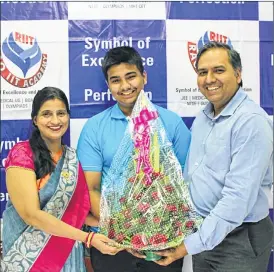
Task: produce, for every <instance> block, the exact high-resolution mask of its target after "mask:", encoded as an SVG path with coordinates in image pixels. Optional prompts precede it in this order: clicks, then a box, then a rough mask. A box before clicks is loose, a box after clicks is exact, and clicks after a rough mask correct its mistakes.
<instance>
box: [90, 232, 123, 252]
mask: <svg viewBox="0 0 274 272" xmlns="http://www.w3.org/2000/svg"><path fill="white" fill-rule="evenodd" d="M115 244H117V243H116V242H115V241H113V240H111V239H109V238H108V237H106V236H105V235H102V234H99V233H95V235H94V237H93V239H92V242H91V245H92V246H93V247H95V248H96V249H98V250H99V251H100V252H101V253H103V254H108V255H115V254H117V253H118V252H120V251H122V250H124V249H123V248H118V247H115Z"/></svg>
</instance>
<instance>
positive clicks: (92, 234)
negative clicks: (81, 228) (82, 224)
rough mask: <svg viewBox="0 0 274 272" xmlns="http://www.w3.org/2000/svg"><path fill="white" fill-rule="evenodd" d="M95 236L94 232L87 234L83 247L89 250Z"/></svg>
mask: <svg viewBox="0 0 274 272" xmlns="http://www.w3.org/2000/svg"><path fill="white" fill-rule="evenodd" d="M94 235H95V232H89V234H88V235H87V238H86V241H85V246H86V247H87V248H90V247H91V242H92V239H93V237H94Z"/></svg>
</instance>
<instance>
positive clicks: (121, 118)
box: [77, 46, 190, 272]
mask: <svg viewBox="0 0 274 272" xmlns="http://www.w3.org/2000/svg"><path fill="white" fill-rule="evenodd" d="M102 70H103V73H104V75H105V78H106V81H107V84H108V87H109V89H110V91H111V93H112V95H113V97H114V98H115V99H116V101H117V103H116V104H115V105H114V106H112V107H110V108H108V109H106V110H105V111H103V112H101V113H99V114H97V115H95V116H93V117H91V118H90V119H89V120H88V121H87V122H86V124H85V126H84V128H83V130H82V132H81V135H80V138H79V142H78V147H77V153H78V157H79V160H80V162H81V164H82V167H83V169H84V172H85V176H86V179H87V183H88V186H89V191H90V199H91V212H92V214H93V215H94V216H95V217H96V218H97V219H99V217H100V187H101V184H102V183H103V182H104V178H105V177H106V174H107V172H108V170H109V167H110V165H111V162H112V159H113V157H114V155H115V153H116V152H117V149H118V147H119V145H120V142H121V140H122V138H123V136H124V133H125V129H126V127H127V124H128V118H130V115H131V112H132V109H133V107H134V104H135V102H136V99H137V97H138V95H139V93H140V91H141V90H143V89H144V85H146V83H147V74H146V72H145V71H144V67H143V63H142V59H141V56H140V55H139V53H138V52H137V51H136V50H135V49H134V48H131V47H126V46H124V47H117V48H113V49H111V50H109V51H108V52H107V54H106V55H105V57H104V61H103V65H102ZM155 107H156V109H157V111H158V113H159V116H160V118H161V119H162V122H163V125H164V127H165V129H166V132H167V135H168V137H169V140H170V142H172V144H173V147H174V151H175V154H176V156H177V158H178V160H179V162H180V164H181V166H182V170H183V169H184V164H185V160H186V156H187V152H188V148H189V144H190V132H189V130H188V128H187V127H186V125H185V124H184V122H183V121H182V119H181V118H180V117H179V116H178V115H177V114H175V113H173V112H171V111H169V110H166V109H164V108H162V107H159V106H157V105H155ZM90 253H91V262H92V266H93V269H94V272H109V271H111V272H133V271H137V270H138V271H140V272H141V271H142V272H156V271H157V272H181V271H182V265H183V259H179V260H177V261H176V262H174V263H172V264H171V265H169V266H167V267H163V266H160V265H158V264H156V263H154V262H148V261H145V260H143V259H140V258H137V257H135V256H133V255H131V254H130V253H128V252H127V251H121V252H119V253H117V254H116V255H115V256H110V255H104V254H102V253H101V252H100V251H98V250H96V249H95V248H94V247H92V248H91V250H90Z"/></svg>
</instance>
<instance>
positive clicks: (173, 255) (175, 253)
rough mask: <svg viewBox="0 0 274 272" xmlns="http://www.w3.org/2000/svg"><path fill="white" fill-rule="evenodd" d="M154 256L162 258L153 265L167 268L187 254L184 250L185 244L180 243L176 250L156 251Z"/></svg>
mask: <svg viewBox="0 0 274 272" xmlns="http://www.w3.org/2000/svg"><path fill="white" fill-rule="evenodd" d="M155 254H157V255H160V256H163V258H162V259H160V260H159V261H155V263H157V264H159V265H162V266H167V265H169V264H171V263H173V262H174V261H176V260H178V259H181V258H183V257H185V256H186V255H187V254H188V252H187V250H186V247H185V244H184V243H182V244H181V245H179V246H178V247H176V248H171V249H167V250H162V251H157V252H155Z"/></svg>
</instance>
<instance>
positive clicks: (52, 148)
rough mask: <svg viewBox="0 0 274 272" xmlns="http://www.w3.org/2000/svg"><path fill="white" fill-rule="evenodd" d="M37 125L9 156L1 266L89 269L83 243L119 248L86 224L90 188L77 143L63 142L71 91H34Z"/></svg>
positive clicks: (50, 271)
mask: <svg viewBox="0 0 274 272" xmlns="http://www.w3.org/2000/svg"><path fill="white" fill-rule="evenodd" d="M31 118H32V122H33V125H34V130H33V132H32V135H31V137H30V139H29V140H28V141H23V142H20V143H17V144H16V145H15V146H14V147H13V148H12V149H11V150H10V153H9V155H8V157H7V160H6V164H5V168H6V184H7V190H8V193H9V196H10V200H9V201H8V203H7V207H6V210H5V211H4V213H3V234H2V237H3V260H2V262H1V268H2V271H22V272H27V271H31V272H34V271H39V272H43V271H47V272H59V271H62V272H74V271H75V272H76V271H77V272H78V271H79V272H82V271H86V268H85V265H84V256H83V243H85V245H86V246H87V247H91V246H93V247H95V248H96V249H98V250H99V251H101V252H102V253H104V254H110V255H114V254H116V253H117V252H118V251H119V250H118V249H117V248H115V247H112V246H109V245H108V243H111V242H113V241H112V240H110V239H108V238H107V237H105V236H103V235H101V234H96V235H95V233H92V232H90V233H87V232H84V231H82V230H81V227H82V225H83V224H84V223H85V222H87V223H88V222H92V218H91V217H90V216H88V214H89V211H90V199H89V191H88V187H87V184H86V181H85V178H84V173H83V170H82V168H81V165H80V164H79V161H78V158H77V156H76V152H75V150H74V149H73V148H70V147H67V146H65V145H63V144H62V136H63V135H64V134H65V132H66V130H67V128H68V124H69V105H68V100H67V98H66V95H65V94H64V93H63V92H62V91H61V90H60V89H57V88H53V87H45V88H43V89H42V90H40V91H38V92H37V94H36V95H35V97H34V100H33V104H32V113H31Z"/></svg>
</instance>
